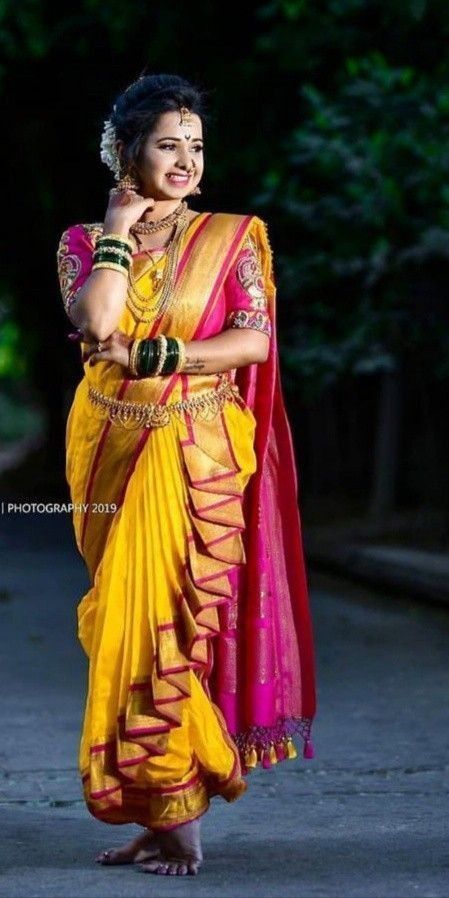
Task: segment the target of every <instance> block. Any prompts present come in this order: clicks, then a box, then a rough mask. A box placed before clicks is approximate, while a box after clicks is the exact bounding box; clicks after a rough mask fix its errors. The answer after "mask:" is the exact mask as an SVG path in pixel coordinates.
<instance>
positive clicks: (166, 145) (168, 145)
mask: <svg viewBox="0 0 449 898" xmlns="http://www.w3.org/2000/svg"><path fill="white" fill-rule="evenodd" d="M174 149H176V147H175V144H174V143H161V150H174ZM192 149H193V150H194V152H195V153H202V151H203V147H201V146H199V145H198V146H195V147H192Z"/></svg>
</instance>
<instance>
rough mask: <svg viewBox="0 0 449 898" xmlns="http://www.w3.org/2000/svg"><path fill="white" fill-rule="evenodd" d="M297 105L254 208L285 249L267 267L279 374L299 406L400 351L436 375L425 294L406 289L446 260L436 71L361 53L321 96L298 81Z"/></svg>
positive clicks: (447, 193)
mask: <svg viewBox="0 0 449 898" xmlns="http://www.w3.org/2000/svg"><path fill="white" fill-rule="evenodd" d="M300 97H301V109H302V114H301V122H300V124H299V125H297V126H296V127H294V128H293V129H292V130H291V132H290V133H289V134H288V136H287V137H286V138H285V139H283V141H282V145H281V151H280V153H279V155H278V159H279V164H278V167H277V168H276V169H274V168H271V169H270V170H269V171H267V173H266V175H265V178H264V180H263V190H262V191H261V192H260V193H259V195H258V197H257V202H258V204H259V205H260V207H261V208H262V209H263V208H269V209H270V210H273V208H274V209H275V210H276V216H277V217H278V219H279V220H280V221H281V222H282V225H283V228H284V229H285V231H290V232H291V233H294V234H295V235H296V238H297V239H296V240H295V241H294V243H292V245H291V247H290V252H289V253H288V254H285V256H283V257H282V258H280V259H279V265H280V281H281V283H282V288H283V291H284V293H285V294H286V295H288V296H289V297H291V299H292V300H293V302H292V303H291V307H292V312H293V314H291V315H290V321H291V325H292V327H291V330H290V331H289V346H288V347H285V350H284V357H285V362H286V365H287V367H288V369H289V370H290V371H291V373H292V374H295V373H296V374H300V376H301V381H302V383H304V384H305V385H306V388H305V392H307V393H311V394H312V395H315V394H316V393H317V392H319V391H320V390H321V389H322V388H323V386H324V385H325V384H327V383H329V382H330V381H332V380H334V379H336V378H337V377H338V376H339V375H340V374H341V373H344V372H347V371H348V370H352V371H353V372H355V371H368V370H370V371H372V370H375V369H376V368H377V369H384V368H385V367H389V366H390V364H391V359H392V357H394V356H396V355H401V354H407V353H415V354H417V356H418V357H422V358H423V359H424V358H427V360H428V364H429V365H430V366H431V367H432V370H433V373H434V374H435V375H436V376H438V377H447V375H448V372H449V342H448V338H447V336H446V334H447V330H446V328H444V327H442V317H441V315H440V314H438V312H437V309H436V308H434V307H433V306H432V299H431V300H430V302H429V296H428V293H429V292H432V291H431V289H430V290H428V291H426V290H425V289H421V291H420V292H419V291H418V290H417V286H419V284H420V281H422V279H423V277H427V278H428V279H429V282H430V283H431V279H432V274H431V268H432V264H433V263H434V262H435V261H436V260H438V261H440V262H441V261H444V263H447V260H448V258H449V207H448V198H449V190H448V188H447V183H448V175H449V139H448V138H449V123H448V118H447V109H448V88H447V78H446V71H441V72H436V73H432V74H431V75H430V74H427V73H425V72H420V71H419V70H418V69H417V68H414V67H412V66H410V65H407V66H394V65H392V64H390V63H389V62H388V61H387V59H386V58H385V56H384V55H383V54H382V53H380V52H378V51H373V52H370V53H369V54H368V55H366V56H363V57H357V56H355V55H351V56H350V57H347V58H345V59H342V60H341V65H340V68H339V71H338V78H337V79H336V81H335V82H334V85H333V87H332V90H331V89H321V90H320V89H318V88H317V87H316V85H314V84H312V83H306V84H304V85H303V86H302V87H301V90H300ZM271 214H272V213H271ZM426 271H427V275H426V274H425V273H426ZM443 320H444V315H443ZM293 347H294V348H293Z"/></svg>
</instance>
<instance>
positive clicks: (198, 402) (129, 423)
mask: <svg viewBox="0 0 449 898" xmlns="http://www.w3.org/2000/svg"><path fill="white" fill-rule="evenodd" d="M88 397H89V399H90V401H91V403H92V405H94V406H96V407H97V408H101V409H103V410H104V411H107V413H108V418H109V420H110V421H111V423H112V424H121V425H122V427H126V428H128V429H129V430H132V429H136V428H138V427H163V426H164V425H166V424H169V423H170V417H171V415H172V414H175V415H178V417H179V416H181V415H182V414H183V413H184V412H188V413H189V414H191V415H192V417H193V418H196V417H197V416H200V417H202V418H210V417H213V416H214V415H216V414H217V413H218V412H219V411H221V409H222V408H223V405H224V403H225V402H226V400H231V401H232V402H235V401H236V400H237V398H240V394H239V389H238V387H237V386H236V385H235V384H233V383H231V382H229V381H225V382H224V383H221V384H220V385H219V386H218V387H217V389H215V390H206V391H204V392H203V393H198V394H197V395H196V396H192V397H191V398H190V399H182V400H179V401H178V402H169V403H167V404H165V405H164V404H163V403H154V402H150V403H142V402H127V401H126V400H124V399H113V398H112V397H111V396H106V395H105V394H104V393H100V391H99V390H97V389H96V388H95V387H92V386H89V390H88Z"/></svg>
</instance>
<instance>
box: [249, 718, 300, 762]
mask: <svg viewBox="0 0 449 898" xmlns="http://www.w3.org/2000/svg"><path fill="white" fill-rule="evenodd" d="M311 724H312V721H311V720H308V719H302V720H297V719H294V718H291V719H288V720H285V721H283V722H282V723H279V724H278V725H277V726H275V727H251V729H249V730H246V731H245V732H244V733H239V734H238V735H237V736H234V741H235V743H236V745H237V747H238V749H239V752H240V758H241V762H242V766H243V767H244V768H246V770H247V771H248V770H251V769H253V768H254V767H257V766H261V767H263V768H264V769H265V770H266V769H268V768H269V767H273V766H274V765H275V764H277V763H278V761H286V760H293V759H294V758H297V757H298V752H297V750H296V748H295V745H294V743H293V739H292V736H293V735H294V734H295V733H298V734H300V735H301V736H302V738H303V740H304V747H303V758H305V759H307V760H308V759H310V758H313V757H315V751H314V746H313V742H312V740H311V738H310V727H311Z"/></svg>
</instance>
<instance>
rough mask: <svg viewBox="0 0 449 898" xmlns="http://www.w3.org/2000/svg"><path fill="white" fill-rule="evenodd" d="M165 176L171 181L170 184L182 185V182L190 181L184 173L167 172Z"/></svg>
mask: <svg viewBox="0 0 449 898" xmlns="http://www.w3.org/2000/svg"><path fill="white" fill-rule="evenodd" d="M165 177H166V178H168V180H169V181H171V183H172V184H183V185H184V184H188V183H189V181H190V175H187V176H185V175H170V174H168V175H166V176H165Z"/></svg>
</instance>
